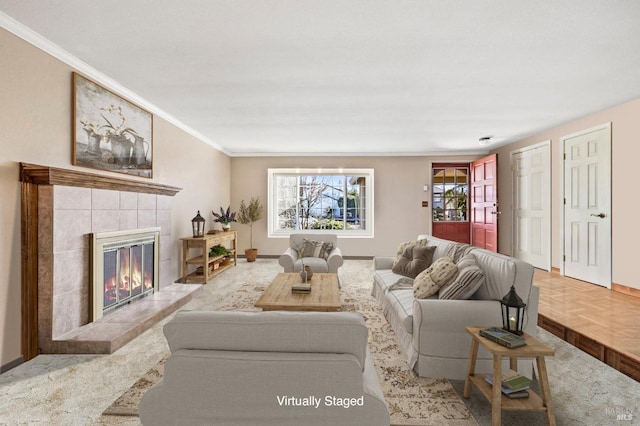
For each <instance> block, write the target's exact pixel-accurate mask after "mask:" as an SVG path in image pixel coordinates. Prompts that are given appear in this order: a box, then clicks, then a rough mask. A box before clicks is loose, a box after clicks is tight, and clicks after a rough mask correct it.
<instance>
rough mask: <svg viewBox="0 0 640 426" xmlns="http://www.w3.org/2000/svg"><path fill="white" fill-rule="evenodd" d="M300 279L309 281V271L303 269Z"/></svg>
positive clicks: (304, 281)
mask: <svg viewBox="0 0 640 426" xmlns="http://www.w3.org/2000/svg"><path fill="white" fill-rule="evenodd" d="M300 279H301V280H302V282H303V283H306V282H307V271H306V270H304V269H303V270H302V271H300Z"/></svg>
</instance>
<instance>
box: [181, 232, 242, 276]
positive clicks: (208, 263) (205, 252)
mask: <svg viewBox="0 0 640 426" xmlns="http://www.w3.org/2000/svg"><path fill="white" fill-rule="evenodd" d="M237 238H238V235H237V233H236V231H226V232H218V233H216V234H207V235H205V236H204V237H187V238H180V240H181V241H182V282H183V283H189V282H196V283H202V284H206V283H207V282H209V280H210V279H211V278H213V277H214V276H216V275H218V274H219V273H221V272H223V271H225V270H227V269H229V268H230V267H232V266H236V265H237V264H238V253H237V250H236V247H237ZM225 244H229V245H230V246H231V247H227V249H228V250H230V251H231V252H232V253H233V259H230V262H229V263H228V264H224V260H225V256H214V257H209V250H210V249H211V247H213V246H217V245H222V246H224V245H225ZM192 249H193V250H198V251H199V253H198V254H197V255H196V256H191V254H190V250H192ZM194 267H195V270H193V269H194Z"/></svg>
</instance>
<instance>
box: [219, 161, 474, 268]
mask: <svg viewBox="0 0 640 426" xmlns="http://www.w3.org/2000/svg"><path fill="white" fill-rule="evenodd" d="M471 159H472V158H469V157H460V156H457V157H455V156H452V157H447V158H443V157H235V158H232V159H231V203H232V208H233V209H237V208H238V206H239V205H240V200H242V199H244V200H245V201H247V200H249V199H250V198H251V197H252V196H259V197H260V199H261V200H262V202H263V205H264V208H265V215H264V217H263V219H262V220H260V221H259V222H256V223H255V224H254V226H253V228H254V229H253V245H254V246H256V248H258V250H259V254H262V255H279V254H281V253H282V252H283V251H284V250H285V249H286V247H288V239H284V238H267V214H266V213H267V212H266V208H267V169H269V168H295V167H301V168H373V169H374V176H375V177H374V216H375V217H374V221H375V228H374V232H375V235H374V238H340V239H339V242H338V244H339V246H340V248H341V250H342V253H343V255H345V256H376V255H378V256H380V255H391V254H393V252H394V251H395V249H396V248H397V245H398V244H399V243H400V242H402V241H406V240H408V239H411V238H415V237H416V235H417V234H420V233H427V232H428V231H429V215H430V214H431V209H430V208H424V207H422V206H421V202H422V201H423V200H424V201H430V197H431V192H428V193H427V192H424V191H423V185H424V184H430V182H431V180H430V170H431V162H436V161H438V162H442V161H460V162H464V161H467V162H468V161H470V160H471ZM233 228H234V229H237V230H238V239H239V242H238V244H239V247H240V252H241V253H242V252H243V250H244V249H245V248H247V247H248V246H249V227H248V226H245V225H240V224H234V225H233Z"/></svg>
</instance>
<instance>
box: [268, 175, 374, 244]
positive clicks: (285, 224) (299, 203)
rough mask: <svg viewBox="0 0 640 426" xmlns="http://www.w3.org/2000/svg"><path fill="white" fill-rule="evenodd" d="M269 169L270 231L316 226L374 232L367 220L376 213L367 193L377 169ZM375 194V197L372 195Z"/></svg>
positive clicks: (323, 229) (322, 228)
mask: <svg viewBox="0 0 640 426" xmlns="http://www.w3.org/2000/svg"><path fill="white" fill-rule="evenodd" d="M272 170H273V169H270V170H269V174H270V182H272V183H271V184H270V186H269V197H270V199H271V206H272V209H271V210H270V211H269V232H270V235H271V233H272V232H277V231H285V232H287V231H295V230H313V231H327V232H330V231H354V232H359V233H364V234H366V236H369V235H372V231H373V230H372V229H368V228H367V226H366V224H367V223H368V221H367V219H366V218H367V216H368V215H369V216H370V215H371V214H372V213H373V210H372V209H371V207H372V206H367V203H368V202H369V200H368V199H367V193H369V192H370V191H372V188H373V170H372V169H365V170H366V172H364V173H359V174H349V173H344V174H343V173H340V172H338V171H337V170H336V173H322V174H321V173H313V172H312V171H307V172H306V173H305V172H304V171H299V172H298V171H295V172H293V171H291V169H279V170H284V171H283V172H277V171H276V172H273V171H272ZM370 198H372V197H370Z"/></svg>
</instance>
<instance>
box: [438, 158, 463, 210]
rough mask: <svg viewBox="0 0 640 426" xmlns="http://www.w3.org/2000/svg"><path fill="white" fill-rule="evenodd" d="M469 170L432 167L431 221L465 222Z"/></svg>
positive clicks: (443, 166) (444, 166)
mask: <svg viewBox="0 0 640 426" xmlns="http://www.w3.org/2000/svg"><path fill="white" fill-rule="evenodd" d="M468 176H469V168H468V167H447V166H446V165H442V166H439V165H437V164H434V165H433V203H432V205H433V221H434V222H442V221H445V222H465V221H467V220H468V219H467V217H468V208H467V199H468V193H469V183H468Z"/></svg>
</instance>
